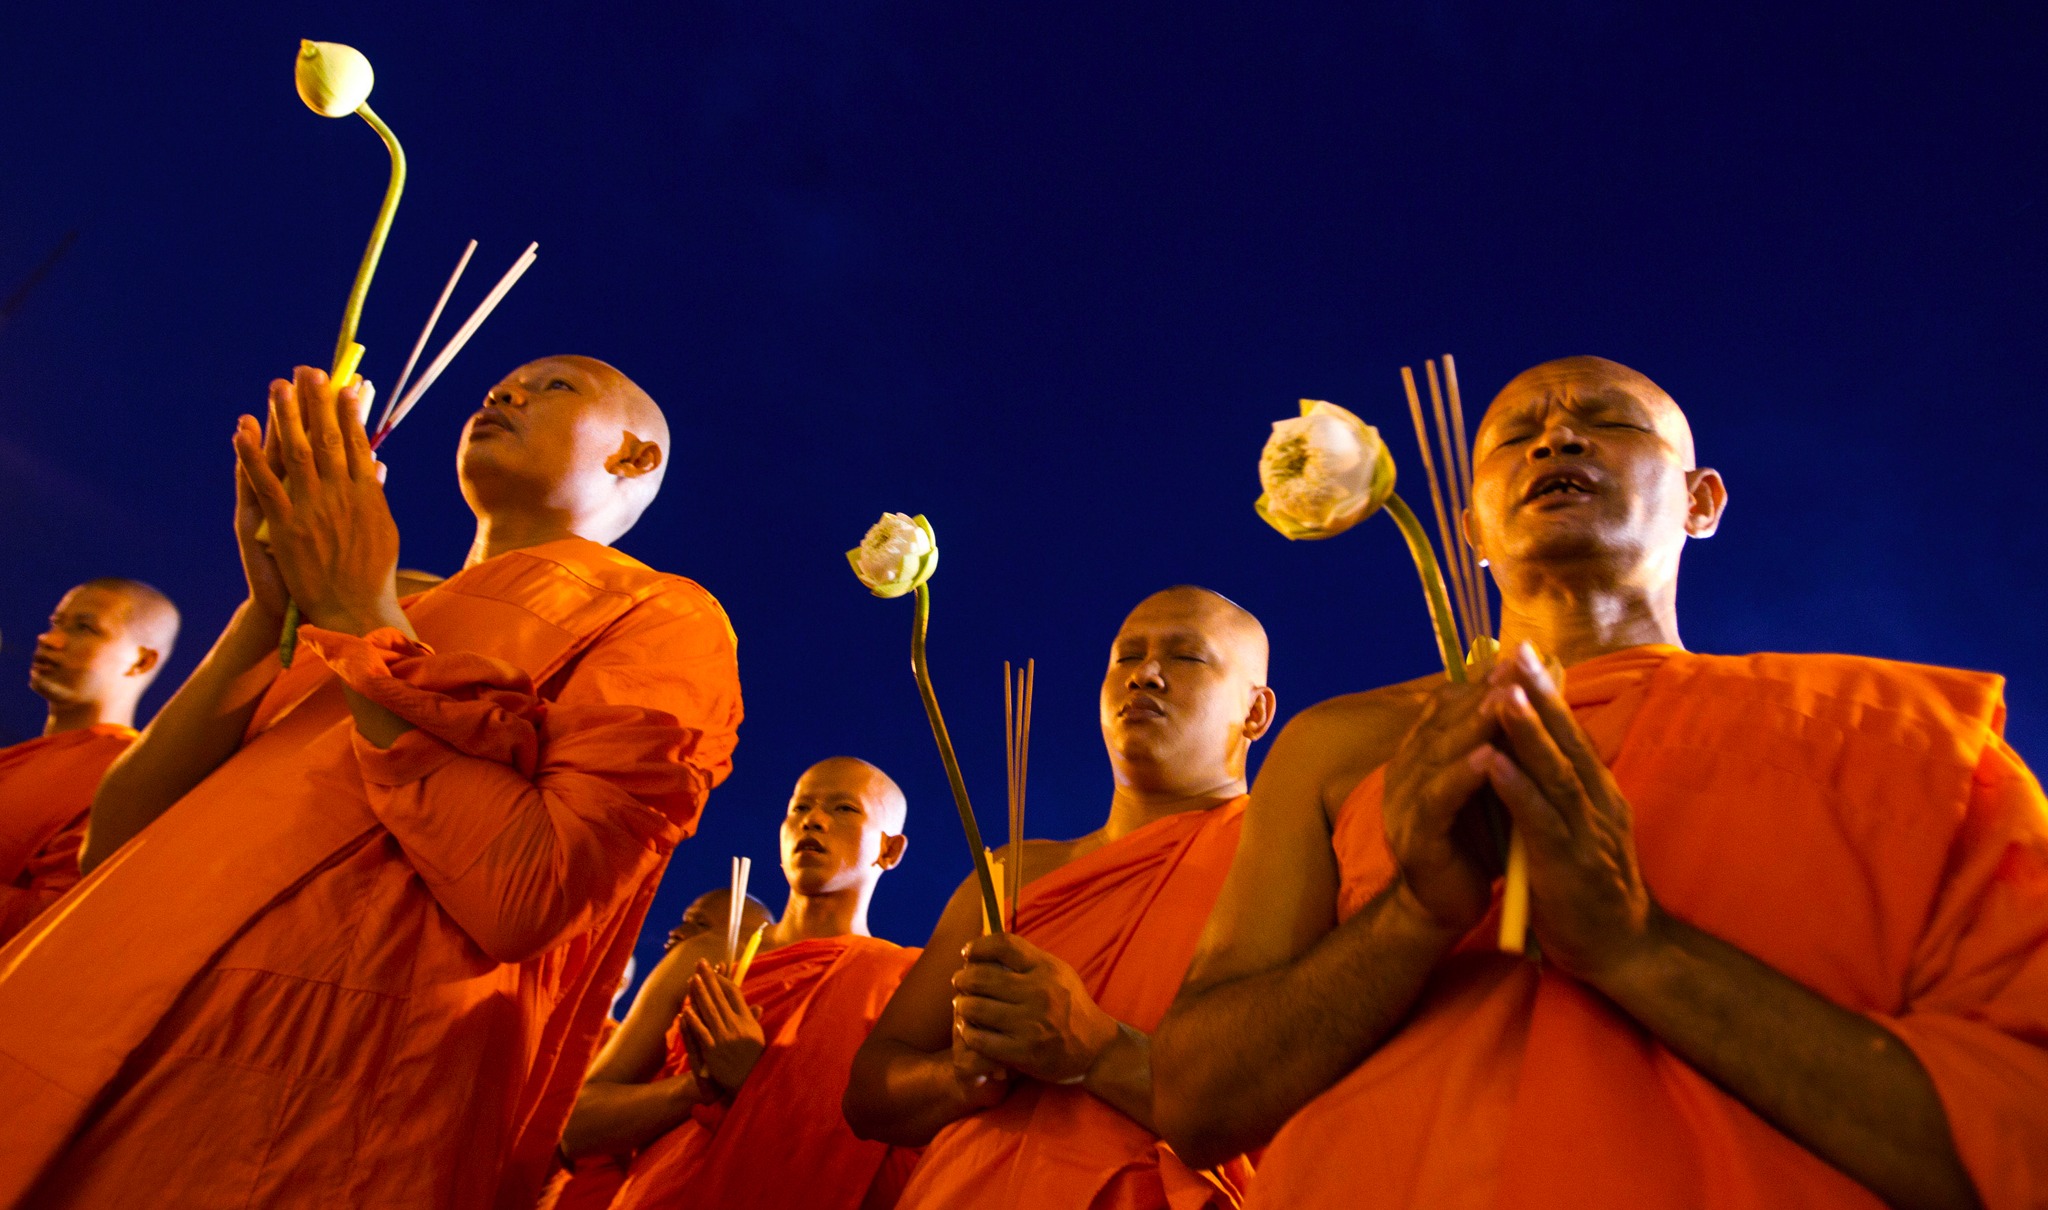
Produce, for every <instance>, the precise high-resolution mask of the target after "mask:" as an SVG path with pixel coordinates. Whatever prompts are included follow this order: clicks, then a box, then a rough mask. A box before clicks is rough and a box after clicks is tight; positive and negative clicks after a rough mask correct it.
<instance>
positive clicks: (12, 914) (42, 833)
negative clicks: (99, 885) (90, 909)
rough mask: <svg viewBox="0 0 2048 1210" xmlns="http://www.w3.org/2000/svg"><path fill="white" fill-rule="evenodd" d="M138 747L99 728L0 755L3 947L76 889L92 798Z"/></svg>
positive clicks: (117, 728) (131, 734) (131, 732)
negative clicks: (110, 771) (126, 755)
mask: <svg viewBox="0 0 2048 1210" xmlns="http://www.w3.org/2000/svg"><path fill="white" fill-rule="evenodd" d="M134 742H135V728H133V727H124V726H121V725H120V724H118V723H97V724H94V725H93V726H90V727H84V728H80V729H79V730H77V731H65V732H62V733H60V734H57V735H50V736H44V737H42V738H39V739H32V740H29V741H28V742H27V743H21V744H16V745H14V746H13V747H11V748H4V749H0V943H5V942H6V940H7V939H8V938H9V937H12V936H14V934H16V933H18V932H20V931H21V930H22V928H23V927H24V926H26V925H27V924H28V922H29V921H31V920H33V919H35V918H36V917H37V916H38V915H39V914H41V913H42V911H43V909H45V908H47V907H49V906H50V905H51V904H53V903H55V902H57V900H58V899H59V898H60V897H62V896H63V894H64V892H66V891H68V890H70V889H71V888H72V887H74V886H76V885H78V879H79V873H78V850H79V849H80V848H81V847H82V846H83V845H84V844H85V824H86V820H87V817H88V815H89V813H90V812H91V810H92V796H93V792H94V791H95V790H97V789H99V785H100V778H102V777H104V776H105V775H106V772H107V766H109V765H111V764H113V763H114V759H115V758H116V757H118V756H120V755H121V754H122V753H123V752H126V751H127V750H128V745H129V744H132V743H134Z"/></svg>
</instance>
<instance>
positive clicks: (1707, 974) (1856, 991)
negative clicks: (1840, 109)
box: [1155, 358, 2048, 1210]
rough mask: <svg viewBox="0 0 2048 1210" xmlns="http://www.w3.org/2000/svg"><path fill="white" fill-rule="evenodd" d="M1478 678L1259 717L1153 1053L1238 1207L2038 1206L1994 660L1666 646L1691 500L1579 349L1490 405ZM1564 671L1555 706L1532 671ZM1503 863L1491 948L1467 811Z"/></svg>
mask: <svg viewBox="0 0 2048 1210" xmlns="http://www.w3.org/2000/svg"><path fill="white" fill-rule="evenodd" d="M1473 474H1474V487H1473V494H1472V507H1471V509H1470V511H1469V512H1468V513H1467V514H1466V516H1465V518H1464V526H1465V533H1466V535H1467V537H1468V539H1469V540H1470V541H1471V543H1472V544H1473V546H1474V547H1475V548H1476V549H1477V550H1478V552H1479V554H1480V555H1481V556H1482V557H1484V558H1485V559H1487V560H1488V561H1489V562H1490V564H1491V567H1492V570H1493V574H1494V576H1495V578H1496V580H1497V581H1498V583H1499V585H1500V589H1501V596H1502V600H1503V606H1502V619H1503V620H1502V642H1503V656H1504V659H1503V661H1502V663H1501V664H1500V665H1499V667H1498V669H1497V670H1496V671H1495V673H1494V674H1493V675H1492V676H1491V677H1490V678H1487V679H1485V680H1484V681H1483V682H1482V683H1479V684H1475V685H1471V686H1453V685H1444V684H1441V683H1437V684H1433V685H1426V686H1421V687H1415V686H1410V687H1404V688H1397V689H1394V690H1391V691H1383V692H1380V693H1374V694H1364V695H1358V696H1354V697H1350V698H1339V699H1336V700H1334V701H1331V702H1326V703H1324V704H1323V705H1320V706H1317V707H1315V708H1314V709H1312V710H1310V711H1308V712H1306V713H1304V714H1303V715H1302V716H1301V717H1300V718H1297V719H1295V720H1294V721H1292V722H1290V723H1289V724H1288V726H1287V728H1286V729H1285V731H1284V732H1283V733H1282V735H1281V737H1280V739H1279V741H1278V742H1277V743H1276V744H1275V746H1274V750H1273V753H1272V755H1271V757H1270V758H1269V759H1268V760H1267V761H1266V763H1265V765H1264V767H1263V768H1262V769H1261V772H1260V777H1259V784H1258V787H1257V788H1256V789H1255V791H1254V792H1253V795H1252V806H1251V809H1250V812H1249V813H1248V816H1247V820H1246V824H1245V835H1244V844H1243V846H1242V848H1241V849H1240V850H1239V853H1238V858H1237V863H1236V866H1235V868H1234V869H1233V870H1232V871H1231V875H1230V882H1229V883H1228V885H1227V886H1226V887H1225V889H1224V892H1223V896H1222V899H1221V900H1220V901H1219V903H1218V904H1217V907H1216V911H1215V914H1214V916H1213V917H1212V919H1211V921H1210V924H1209V927H1208V930H1207V931H1206V932H1205V934H1204V936H1203V941H1202V948H1201V950H1200V952H1199V953H1198V954H1197V956H1196V958H1195V962H1194V965H1193V967H1192V969H1191V970H1190V972H1189V975H1188V982H1187V987H1186V988H1185V990H1184V991H1183V992H1182V993H1181V995H1180V997H1179V1000H1178V1001H1177V1003H1176V1005H1175V1008H1174V1010H1173V1012H1172V1014H1171V1015H1170V1016H1169V1017H1168V1018H1167V1021H1166V1023H1165V1024H1164V1025H1163V1026H1162V1027H1161V1030H1160V1035H1159V1040H1158V1053H1157V1055H1156V1056H1155V1067H1156V1069H1157V1071H1158V1072H1159V1083H1158V1088H1157V1107H1158V1112H1159V1114H1160V1124H1161V1126H1162V1128H1163V1129H1164V1131H1165V1133H1166V1137H1167V1138H1168V1139H1170V1140H1172V1142H1173V1143H1174V1145H1175V1147H1176V1148H1178V1149H1179V1150H1180V1151H1181V1153H1182V1154H1183V1155H1186V1156H1188V1157H1189V1158H1190V1159H1191V1160H1199V1159H1201V1158H1202V1157H1205V1156H1215V1155H1222V1154H1228V1153H1231V1152H1235V1151H1238V1150H1241V1149H1243V1148H1247V1147H1256V1146H1260V1145H1261V1144H1264V1143H1266V1142H1267V1141H1268V1140H1270V1141H1271V1147H1270V1148H1269V1149H1268V1150H1267V1151H1266V1153H1265V1156H1264V1160H1263V1162H1262V1163H1261V1165H1260V1170H1259V1181H1258V1186H1257V1188H1256V1190H1255V1191H1254V1195H1253V1199H1252V1202H1253V1204H1254V1205H1256V1206H1273V1207H1280V1206H1286V1207H1314V1206H1347V1207H1351V1206H1363V1207H1380V1206H1388V1207H1391V1206H1453V1205H1456V1206H1482V1205H1483V1206H1498V1207H1516V1208H1519V1207H1552V1206H1571V1207H1589V1208H1596V1210H1597V1208H1602V1207H1630V1208H1632V1210H1637V1208H1643V1207H1650V1208H1657V1207H1680V1206H1686V1207H1692V1206H1709V1207H1764V1206H1828V1207H1875V1206H1879V1205H1882V1204H1890V1205H1894V1206H1915V1207H1922V1206H1924V1207H1963V1206H1973V1205H1983V1206H1987V1207H1993V1208H2004V1207H2020V1206H2039V1205H2041V1204H2043V1199H2044V1198H2048V805H2044V801H2043V798H2042V795H2041V789H2040V786H2039V784H2038V783H2037V782H2036V781H2035V780H2034V778H2033V776H2032V775H2031V774H2029V773H2028V771H2027V769H2026V767H2025V766H2024V765H2023V764H2021V762H2020V759H2019V757H2018V756H2017V755H2015V754H2014V753H2013V751H2012V749H2011V748H2009V747H2008V746H2006V744H2005V742H2004V741H2003V740H2002V739H2001V738H2000V731H2001V728H2002V725H2003V719H2004V707H2003V704H2002V700H2001V686H2002V681H2001V680H2000V678H1998V677H1995V676H1989V675H1984V674H1979V673H1970V672H1958V671H1954V670H1950V669H1945V668H1932V667H1924V666H1917V665H1909V664H1899V663H1891V662H1888V661H1881V660H1872V659H1861V658H1856V657H1850V656H1836V655H1796V656H1787V655H1754V656H1743V657H1727V656H1704V655H1696V654H1693V653H1690V652H1688V651H1686V650H1685V649H1684V648H1683V646H1682V645H1681V644H1680V642H1679V632H1678V614H1677V575H1678V564H1679V555H1680V552H1681V550H1682V548H1683V547H1684V545H1685V543H1686V541H1687V539H1689V538H1705V537H1707V536H1709V535H1711V534H1712V533H1713V532H1714V530H1715V528H1716V526H1717V525H1718V523H1719V521H1720V519H1721V515H1722V510H1723V508H1724V506H1725V504H1726V501H1727V490H1726V488H1725V486H1724V484H1723V483H1722V480H1721V477H1720V476H1719V475H1718V474H1716V473H1715V472H1714V471H1712V470H1710V469H1707V468H1704V467H1701V466H1698V465H1697V463H1696V462H1695V459H1694V456H1693V443H1692V435H1691V433H1690V431H1689V429H1688V426H1687V424H1686V420H1685V417H1684V416H1683V414H1682V413H1680V411H1679V409H1678V407H1677V405H1676V404H1674V403H1673V402H1672V401H1671V398H1670V397H1669V396H1668V395H1666V394H1665V393H1664V391H1662V390H1661V389H1659V388H1658V387H1657V386H1656V384H1655V383H1653V382H1651V381H1650V380H1649V379H1648V378H1645V377H1644V376H1643V375H1641V374H1639V373H1637V372H1635V371H1633V370H1630V369H1628V368H1627V367H1624V366H1621V365H1617V364H1615V363H1613V362H1610V361H1604V360H1601V359H1598V358H1570V359H1566V360H1563V361H1557V362H1550V363H1546V364H1544V365H1541V366H1537V367H1536V368H1534V369H1532V370H1530V371H1528V372H1526V373H1524V374H1522V375H1521V376H1519V377H1517V378H1516V379H1514V380H1513V381H1512V382H1510V383H1509V384H1508V385H1507V387H1506V388H1505V389H1504V390H1503V391H1502V392H1501V393H1500V395H1499V396H1498V397H1497V398H1496V399H1495V400H1494V401H1493V404H1492V406H1491V407H1490V408H1489V409H1488V411H1487V413H1486V415H1485V417H1484V418H1483V420H1482V421H1481V423H1480V426H1479V431H1478V435H1477V443H1476V447H1475V456H1474V464H1473ZM1539 651H1540V652H1547V653H1551V654H1553V655H1554V656H1555V657H1556V658H1557V659H1558V660H1560V661H1562V663H1563V664H1564V665H1565V667H1566V669H1567V671H1566V675H1565V677H1564V683H1563V685H1562V686H1560V685H1558V684H1556V683H1555V682H1554V680H1553V678H1552V677H1551V675H1550V674H1549V673H1548V672H1547V671H1546V670H1545V668H1544V665H1543V663H1542V661H1541V660H1540V659H1539V658H1538V657H1537V654H1536V653H1537V652H1539ZM1488 795H1491V796H1493V797H1494V798H1495V799H1496V800H1498V801H1499V802H1500V803H1502V804H1504V806H1505V808H1506V810H1507V812H1508V814H1509V815H1510V817H1511V818H1512V819H1513V821H1514V826H1515V827H1516V828H1517V829H1519V830H1520V832H1521V833H1522V835H1523V836H1524V837H1525V838H1526V840H1527V844H1528V850H1529V878H1530V898H1531V903H1532V908H1531V910H1532V912H1533V919H1534V932H1535V936H1536V938H1537V940H1538V941H1539V942H1540V945H1541V952H1542V961H1541V963H1540V965H1539V964H1537V963H1534V962H1531V961H1529V960H1526V959H1523V958H1518V957H1515V956H1512V955H1507V954H1503V953H1500V952H1499V951H1498V950H1497V949H1496V947H1495V940H1494V938H1495V933H1496V922H1497V910H1498V909H1497V905H1496V896H1495V893H1494V890H1493V883H1492V878H1493V873H1494V869H1493V867H1492V865H1491V863H1490V861H1489V859H1488V858H1487V856H1486V847H1485V846H1484V845H1483V844H1475V843H1473V842H1472V830H1471V829H1472V825H1473V824H1474V823H1476V822H1477V820H1476V817H1475V811H1476V807H1477V804H1478V803H1479V802H1481V801H1482V800H1483V799H1484V798H1485V797H1486V796H1488Z"/></svg>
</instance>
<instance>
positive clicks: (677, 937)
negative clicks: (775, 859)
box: [536, 889, 775, 1210]
mask: <svg viewBox="0 0 2048 1210" xmlns="http://www.w3.org/2000/svg"><path fill="white" fill-rule="evenodd" d="M731 902H732V892H731V891H730V890H726V889H721V890H716V891H707V892H705V893H704V894H702V895H699V896H697V898H696V899H695V900H693V901H692V902H691V904H690V906H689V907H687V908H684V909H683V916H682V920H681V921H680V922H678V923H677V925H676V926H675V927H674V928H672V929H670V930H669V931H668V939H667V943H666V945H665V946H664V948H663V952H664V953H667V952H673V951H674V949H675V948H676V946H678V945H681V944H682V943H683V942H685V941H688V940H689V939H690V938H692V937H696V936H699V935H701V934H704V933H708V932H711V931H713V930H716V931H717V933H718V935H719V936H720V937H723V936H725V922H726V907H727V905H728V904H730V903H731ZM741 913H742V914H741V917H740V935H741V936H743V937H750V936H752V935H753V932H754V930H755V929H756V928H758V927H760V926H762V925H767V924H772V923H774V921H775V916H774V914H773V913H771V912H770V911H769V910H768V905H767V904H765V903H762V902H761V901H760V900H759V899H756V898H754V897H753V896H752V895H748V896H747V897H746V898H745V900H744V901H743V906H742V908H741ZM626 969H627V970H628V972H630V971H631V970H632V964H631V963H630V962H629V963H627V967H626ZM648 981H649V983H650V984H651V983H652V982H653V976H652V975H650V976H649V977H648ZM630 983H631V977H630V974H629V976H628V977H627V978H626V979H625V980H624V981H622V982H621V984H620V987H619V996H620V997H623V996H624V995H625V994H626V988H627V986H628V985H630ZM640 991H641V994H642V995H645V994H646V991H647V985H645V984H643V985H642V986H641V989H640ZM612 1005H613V1007H614V1008H616V1007H617V1006H618V1001H617V1000H616V999H615V1000H613V1002H612ZM619 1026H620V1022H619V1021H617V1020H615V1019H612V1018H610V1017H607V1018H606V1019H605V1023H604V1026H603V1027H602V1028H601V1029H600V1030H599V1031H598V1036H597V1052H598V1054H599V1055H600V1056H602V1055H603V1054H604V1048H605V1044H606V1043H608V1042H610V1041H611V1039H612V1036H613V1035H614V1034H616V1033H617V1032H618V1031H619ZM592 1065H593V1066H595V1061H594V1060H593V1063H592ZM572 1121H573V1115H572ZM561 1158H562V1159H563V1160H564V1163H563V1165H562V1167H561V1168H560V1169H558V1170H557V1171H556V1172H555V1173H554V1175H552V1176H551V1177H549V1178H548V1184H547V1187H546V1189H544V1190H543V1191H542V1192H541V1196H540V1201H539V1202H538V1203H537V1204H536V1210H602V1208H603V1207H606V1206H609V1205H611V1204H612V1199H613V1198H615V1197H617V1196H618V1193H619V1186H620V1185H623V1184H625V1182H626V1169H627V1166H628V1165H629V1164H630V1162H631V1160H632V1153H631V1152H630V1151H628V1152H626V1153H625V1154H622V1155H606V1154H604V1153H602V1152H594V1153H587V1154H584V1155H581V1156H578V1157H577V1158H576V1159H575V1160H568V1159H567V1157H566V1155H564V1156H562V1157H561Z"/></svg>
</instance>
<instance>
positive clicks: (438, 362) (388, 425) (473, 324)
mask: <svg viewBox="0 0 2048 1210" xmlns="http://www.w3.org/2000/svg"><path fill="white" fill-rule="evenodd" d="M539 249H540V245H539V244H538V243H531V244H528V245H526V251H524V252H522V253H520V254H519V259H518V260H516V261H513V262H512V267H511V268H510V269H507V270H505V275H504V276H503V277H500V278H499V279H498V284H497V285H495V286H492V287H491V292H490V293H489V294H486V295H484V300H483V301H482V302H480V303H478V304H477V305H476V309H475V310H474V311H471V312H470V313H469V318H468V319H465V320H463V321H462V326H461V327H460V328H457V329H456V330H455V335H453V336H451V337H449V338H448V343H447V344H446V345H444V346H442V348H441V351H440V352H439V353H436V354H435V355H434V360H432V361H431V362H428V363H427V369H426V372H425V373H423V374H421V375H420V380H419V381H418V382H415V383H413V384H412V389H411V390H410V391H408V390H406V383H407V382H408V381H410V380H411V378H412V370H413V367H414V366H415V365H418V364H419V360H420V354H421V353H423V352H425V351H426V347H427V339H428V337H430V336H432V335H433V334H434V325H435V324H437V323H439V322H440V321H441V311H442V310H443V309H444V308H445V307H447V305H448V299H449V296H451V295H453V294H454V293H455V283H457V282H459V281H461V280H462V271H463V270H464V269H466V268H468V267H469V258H470V257H471V256H472V255H474V254H475V252H476V241H475V240H471V241H469V246H468V247H466V248H464V249H463V250H462V259H460V260H458V261H456V262H455V272H454V273H452V274H450V275H449V277H448V284H447V285H445V286H443V287H441V297H440V298H438V299H436V300H435V301H434V309H433V311H431V312H430V313H429V314H428V315H427V326H426V327H424V328H422V329H420V338H419V339H418V340H416V341H414V342H413V346H412V356H410V357H408V358H406V359H405V369H403V370H401V371H399V375H398V385H397V386H395V387H393V388H392V389H391V395H390V397H389V398H388V399H387V400H386V401H385V403H384V413H383V415H381V416H379V417H378V418H377V427H376V428H375V429H373V430H372V431H371V433H370V448H371V449H376V448H377V447H378V446H379V445H382V444H383V443H384V439H385V438H386V437H389V436H390V435H391V430H393V429H395V428H397V427H398V425H399V422H400V421H402V420H404V419H405V418H406V416H407V415H409V414H410V413H411V412H412V409H413V408H414V407H415V406H416V405H417V404H418V403H419V401H420V397H421V396H422V395H425V394H426V393H427V388H428V387H431V386H433V385H434V383H435V381H436V380H438V379H439V378H440V377H441V374H442V372H443V371H444V370H446V369H447V368H448V364H449V363H450V362H452V361H454V360H455V355H456V354H457V353H460V352H462V346H464V345H466V344H468V343H469V338H470V337H472V336H474V335H476V330H477V329H478V328H480V327H482V326H483V322H484V320H486V319H488V318H490V314H491V312H492V311H494V310H496V309H497V307H498V304H499V303H500V302H502V301H504V298H505V295H506V294H507V293H509V292H510V291H511V289H512V287H513V286H514V285H515V284H517V283H518V281H519V279H520V278H521V277H523V276H525V275H526V271H527V269H529V268H531V267H532V265H533V262H534V261H535V260H536V259H538V257H539Z"/></svg>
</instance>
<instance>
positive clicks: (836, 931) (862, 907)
mask: <svg viewBox="0 0 2048 1210" xmlns="http://www.w3.org/2000/svg"><path fill="white" fill-rule="evenodd" d="M874 897H875V883H874V880H873V879H871V878H870V879H865V880H863V881H862V882H861V883H860V885H858V886H854V887H848V888H847V889H845V890H843V891H826V892H824V893H822V894H818V895H806V894H804V893H803V892H802V891H799V890H797V889H795V888H794V887H792V888H790V892H789V904H788V906H786V907H784V908H783V909H782V919H780V920H778V921H776V922H775V923H774V924H771V925H769V926H768V934H767V936H765V937H763V938H762V939H761V947H762V948H763V949H781V948H782V947H783V946H785V945H794V944H795V943H796V942H799V941H812V940H816V939H817V938H820V937H845V936H848V935H852V936H855V937H870V936H873V934H872V933H870V932H868V901H869V900H871V899H873V898H874Z"/></svg>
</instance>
